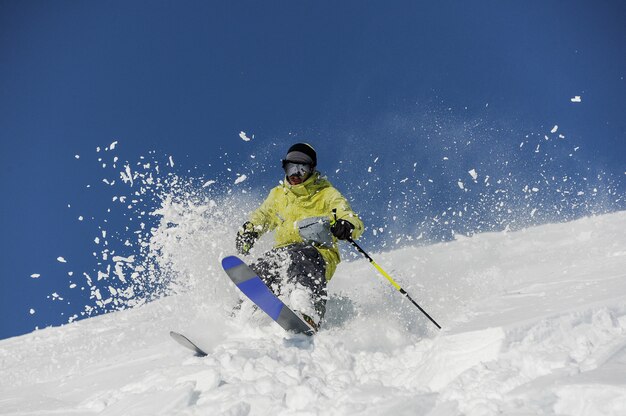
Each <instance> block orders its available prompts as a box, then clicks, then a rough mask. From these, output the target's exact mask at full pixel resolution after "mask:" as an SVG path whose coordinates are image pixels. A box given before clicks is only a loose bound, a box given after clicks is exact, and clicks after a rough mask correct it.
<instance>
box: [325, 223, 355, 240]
mask: <svg viewBox="0 0 626 416" xmlns="http://www.w3.org/2000/svg"><path fill="white" fill-rule="evenodd" d="M352 230H354V225H352V224H351V223H350V222H349V221H346V220H337V221H335V223H334V224H333V225H332V226H331V227H330V232H331V233H333V235H334V236H335V237H337V238H338V239H339V240H347V239H348V238H350V237H352Z"/></svg>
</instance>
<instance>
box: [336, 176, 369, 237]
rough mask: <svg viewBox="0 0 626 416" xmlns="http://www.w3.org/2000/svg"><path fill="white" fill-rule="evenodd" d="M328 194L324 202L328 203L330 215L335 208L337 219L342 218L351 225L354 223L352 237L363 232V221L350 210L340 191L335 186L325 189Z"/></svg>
mask: <svg viewBox="0 0 626 416" xmlns="http://www.w3.org/2000/svg"><path fill="white" fill-rule="evenodd" d="M327 192H328V196H327V199H326V202H327V204H328V209H329V210H330V212H331V214H330V215H331V217H332V216H333V214H332V211H333V210H337V219H343V220H346V221H349V222H350V223H351V224H352V225H354V230H352V238H354V239H355V240H356V239H357V238H359V237H360V236H361V234H363V230H364V228H365V227H364V225H363V221H361V219H360V218H359V216H358V215H357V214H356V213H355V212H354V211H352V208H350V204H349V203H348V201H347V200H346V198H345V197H344V196H343V195H341V193H340V192H339V191H338V190H336V189H335V188H332V187H331V188H328V189H327Z"/></svg>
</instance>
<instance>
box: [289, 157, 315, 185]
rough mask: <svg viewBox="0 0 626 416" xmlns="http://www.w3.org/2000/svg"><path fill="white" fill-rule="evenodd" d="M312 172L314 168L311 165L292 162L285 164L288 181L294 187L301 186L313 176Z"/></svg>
mask: <svg viewBox="0 0 626 416" xmlns="http://www.w3.org/2000/svg"><path fill="white" fill-rule="evenodd" d="M312 172H313V167H312V166H311V165H307V164H303V163H292V162H287V163H285V176H287V180H288V181H289V183H290V184H292V185H300V184H301V183H302V182H304V181H306V180H307V179H308V178H309V176H311V173H312Z"/></svg>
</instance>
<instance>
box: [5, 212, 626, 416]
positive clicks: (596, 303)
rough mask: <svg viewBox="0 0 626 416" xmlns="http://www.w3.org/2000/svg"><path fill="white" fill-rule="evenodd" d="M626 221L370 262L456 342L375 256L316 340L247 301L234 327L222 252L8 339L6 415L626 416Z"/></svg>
mask: <svg viewBox="0 0 626 416" xmlns="http://www.w3.org/2000/svg"><path fill="white" fill-rule="evenodd" d="M625 226H626V212H617V213H613V214H608V215H603V216H598V217H590V218H583V219H580V220H577V221H574V222H570V223H563V224H549V225H543V226H539V227H535V228H529V229H525V230H521V231H517V232H514V233H503V232H501V233H485V234H480V235H476V236H474V237H472V238H468V237H458V239H457V241H453V242H449V243H442V244H437V245H432V246H425V247H419V248H418V247H407V248H402V249H398V250H395V251H390V252H385V253H373V257H374V258H375V259H376V260H377V262H378V263H379V264H381V265H382V266H383V267H384V268H386V269H388V271H389V272H390V273H391V274H392V275H393V276H394V278H396V279H397V280H398V282H399V283H400V284H401V285H402V286H403V287H404V288H405V289H406V290H407V292H409V293H410V294H411V295H412V297H413V298H415V299H416V301H417V302H418V303H420V305H421V306H422V307H423V308H424V309H425V310H426V311H428V312H429V313H430V314H431V315H432V316H433V317H434V318H435V319H437V320H438V321H439V323H441V324H442V326H443V328H444V330H443V331H441V332H438V331H437V330H436V329H434V327H433V326H432V324H431V323H430V322H429V321H428V320H427V319H425V318H424V317H423V316H421V314H420V313H419V311H418V310H417V309H415V308H414V307H413V306H412V305H410V304H409V303H408V302H406V301H405V300H404V299H403V297H402V296H401V295H400V294H398V293H397V292H396V291H395V290H393V289H392V288H390V287H389V285H388V284H387V283H386V282H385V281H383V279H381V278H379V277H378V276H377V275H376V272H375V270H374V269H373V268H372V267H371V265H370V264H369V263H367V262H366V261H364V260H359V261H352V262H344V263H342V264H341V265H340V267H339V269H338V271H337V273H336V275H335V278H334V279H333V280H332V282H331V284H330V286H329V288H330V292H331V299H330V301H329V305H328V313H327V323H326V325H325V326H324V328H323V329H322V330H321V331H320V333H318V334H317V335H316V336H315V337H314V338H305V337H299V336H292V335H288V334H285V333H284V331H282V329H281V328H279V327H278V326H277V325H276V324H274V323H273V322H271V321H269V318H267V317H264V316H262V315H260V314H259V313H254V312H253V311H252V308H251V307H250V306H249V305H248V304H246V303H244V306H243V308H242V310H241V312H240V313H239V314H238V315H237V316H235V317H231V316H230V314H231V311H232V306H233V305H234V304H235V303H236V299H237V297H236V294H235V291H234V289H232V287H229V286H228V284H227V283H226V282H227V280H228V279H227V278H226V276H225V274H223V272H222V271H221V269H220V268H219V267H218V266H215V265H213V266H211V265H210V264H211V263H212V262H215V263H216V264H217V261H218V258H217V257H216V258H215V259H213V258H211V259H208V260H206V261H207V262H208V263H206V264H205V263H203V267H202V268H201V270H203V271H204V274H203V276H202V278H201V279H202V281H203V282H204V284H201V285H197V286H195V287H193V288H192V289H191V290H189V291H187V292H186V293H181V294H178V295H174V296H169V297H166V298H164V299H161V300H158V301H155V302H152V303H149V304H147V305H144V306H141V307H137V308H134V309H130V310H125V311H119V312H115V313H111V314H106V315H101V316H98V317H94V318H90V319H86V320H82V321H79V322H74V323H72V324H68V325H65V326H63V327H58V328H47V329H44V330H39V331H35V332H33V333H31V334H27V335H24V336H20V337H16V338H11V339H6V340H3V341H0V362H1V363H2V377H0V413H1V414H3V415H34V414H36V415H50V414H81V415H91V414H99V415H157V414H163V415H172V414H180V415H218V414H224V415H266V414H285V415H292V414H313V415H352V414H359V415H383V414H385V415H387V414H388V415H427V414H431V415H459V414H463V415H497V414H547V415H550V414H554V415H557V414H558V415H561V414H567V415H624V414H626V377H625V376H624V374H626V250H625V247H626V235H625V234H624V233H623V230H624V228H625ZM192 248H193V246H192ZM202 249H203V250H204V249H205V248H202ZM192 254H193V253H192ZM186 272H187V273H191V272H190V271H189V270H187V271H186ZM170 330H176V331H179V332H181V333H183V334H185V335H186V336H188V337H189V338H190V339H192V340H193V341H195V342H197V343H198V344H199V345H200V346H201V347H202V348H203V349H204V350H205V351H207V352H208V353H209V355H208V356H207V357H204V358H199V357H195V356H193V354H192V353H191V352H190V351H188V350H186V349H184V348H182V347H181V346H180V345H178V344H176V343H175V342H174V341H173V340H171V339H170V337H169V335H168V332H169V331H170Z"/></svg>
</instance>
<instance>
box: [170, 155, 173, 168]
mask: <svg viewBox="0 0 626 416" xmlns="http://www.w3.org/2000/svg"><path fill="white" fill-rule="evenodd" d="M170 167H172V168H173V167H174V159H172V156H170Z"/></svg>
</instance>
